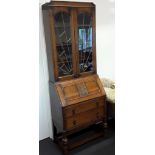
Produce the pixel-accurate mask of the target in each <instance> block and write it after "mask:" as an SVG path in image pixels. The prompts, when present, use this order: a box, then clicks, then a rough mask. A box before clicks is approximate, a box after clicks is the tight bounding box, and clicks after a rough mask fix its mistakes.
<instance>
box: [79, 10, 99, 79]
mask: <svg viewBox="0 0 155 155" xmlns="http://www.w3.org/2000/svg"><path fill="white" fill-rule="evenodd" d="M76 27H77V28H76V49H77V50H76V52H77V65H78V66H77V74H78V76H82V75H88V74H93V73H96V56H95V55H96V43H95V40H96V39H95V8H77V9H76Z"/></svg>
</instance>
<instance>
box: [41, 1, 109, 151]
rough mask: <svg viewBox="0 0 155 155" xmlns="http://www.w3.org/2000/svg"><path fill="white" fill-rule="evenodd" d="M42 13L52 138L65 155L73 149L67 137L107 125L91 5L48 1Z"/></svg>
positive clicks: (93, 8) (92, 6) (93, 14)
mask: <svg viewBox="0 0 155 155" xmlns="http://www.w3.org/2000/svg"><path fill="white" fill-rule="evenodd" d="M42 12H43V24H44V32H45V42H46V52H47V60H48V70H49V90H50V98H51V101H50V102H51V112H52V120H53V127H54V139H55V140H56V139H58V141H59V143H61V146H62V148H63V149H64V153H66V154H67V150H69V149H72V148H73V147H74V146H76V144H74V146H71V145H68V144H69V138H68V137H69V136H70V135H71V134H74V133H76V132H79V131H81V130H83V129H85V128H87V127H89V126H91V125H93V124H102V126H106V125H107V123H106V102H105V98H106V96H105V91H104V89H103V86H102V84H101V82H100V79H99V77H98V75H97V70H96V25H95V23H96V22H95V5H94V4H93V3H87V2H65V1H51V2H49V3H46V4H44V5H43V6H42ZM86 141H87V140H84V139H83V142H86ZM80 144H82V142H79V144H77V145H80ZM72 145H73V143H72Z"/></svg>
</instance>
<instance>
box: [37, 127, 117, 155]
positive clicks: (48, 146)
mask: <svg viewBox="0 0 155 155" xmlns="http://www.w3.org/2000/svg"><path fill="white" fill-rule="evenodd" d="M39 155H63V154H62V152H61V150H60V149H59V147H58V146H57V144H55V143H53V142H52V140H51V139H50V138H47V139H44V140H42V141H40V142H39ZM70 155H115V129H114V127H109V128H108V129H107V132H106V136H105V137H104V138H100V139H98V140H95V141H92V142H89V143H87V144H85V145H83V146H81V147H79V148H76V149H74V150H73V151H71V152H70Z"/></svg>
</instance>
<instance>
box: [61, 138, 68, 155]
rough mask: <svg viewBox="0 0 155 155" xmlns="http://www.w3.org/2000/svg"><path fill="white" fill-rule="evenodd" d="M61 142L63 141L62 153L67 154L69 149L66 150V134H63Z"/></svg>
mask: <svg viewBox="0 0 155 155" xmlns="http://www.w3.org/2000/svg"><path fill="white" fill-rule="evenodd" d="M62 142H63V153H64V155H68V154H69V151H68V139H67V137H66V136H63V138H62Z"/></svg>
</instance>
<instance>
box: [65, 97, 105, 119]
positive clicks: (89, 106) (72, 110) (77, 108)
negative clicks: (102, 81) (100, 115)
mask: <svg viewBox="0 0 155 155" xmlns="http://www.w3.org/2000/svg"><path fill="white" fill-rule="evenodd" d="M103 106H104V98H98V99H92V100H88V101H85V102H82V103H77V104H76V105H72V106H69V107H66V108H64V117H65V118H68V117H72V116H74V115H77V114H79V113H83V112H87V111H89V110H93V109H96V108H98V107H103Z"/></svg>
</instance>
